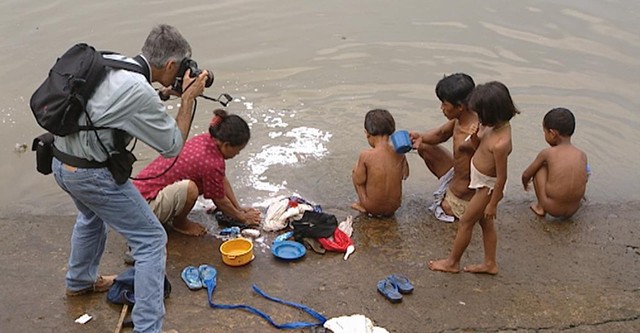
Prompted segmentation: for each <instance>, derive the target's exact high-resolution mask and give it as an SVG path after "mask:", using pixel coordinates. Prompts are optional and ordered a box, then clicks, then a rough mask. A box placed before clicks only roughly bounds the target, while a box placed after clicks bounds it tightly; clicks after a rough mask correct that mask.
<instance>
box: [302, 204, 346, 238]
mask: <svg viewBox="0 0 640 333" xmlns="http://www.w3.org/2000/svg"><path fill="white" fill-rule="evenodd" d="M291 226H292V227H293V238H295V239H296V240H297V241H302V239H303V238H305V237H309V238H327V237H331V236H333V232H334V231H335V230H336V228H337V227H338V219H336V217H335V216H334V215H332V214H327V213H319V212H316V211H312V210H308V211H306V212H304V214H303V215H302V218H301V219H299V220H295V221H293V222H291Z"/></svg>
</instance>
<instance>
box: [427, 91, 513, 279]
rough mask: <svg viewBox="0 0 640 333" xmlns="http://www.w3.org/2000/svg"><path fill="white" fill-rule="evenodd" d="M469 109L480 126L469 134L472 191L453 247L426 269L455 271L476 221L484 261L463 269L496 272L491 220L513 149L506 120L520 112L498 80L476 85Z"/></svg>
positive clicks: (494, 238) (503, 184) (505, 181)
mask: <svg viewBox="0 0 640 333" xmlns="http://www.w3.org/2000/svg"><path fill="white" fill-rule="evenodd" d="M469 108H470V109H471V110H473V111H474V112H476V113H477V114H478V119H479V121H480V125H481V126H480V127H479V128H478V131H477V132H476V133H474V134H472V135H471V136H470V137H469V140H470V142H471V144H473V145H475V146H477V147H478V148H477V149H476V152H475V154H474V155H473V157H472V159H471V165H470V169H471V181H470V183H469V188H472V189H475V193H474V195H473V197H472V198H471V201H470V202H469V206H468V207H467V209H466V210H465V212H464V214H463V215H462V217H460V222H459V225H458V232H457V234H456V238H455V241H454V243H453V249H452V251H451V253H450V254H449V257H447V258H446V259H441V260H437V261H430V262H429V269H431V270H434V271H443V272H450V273H458V272H459V271H460V259H461V258H462V254H463V253H464V251H465V250H466V248H467V246H468V245H469V242H470V241H471V236H472V233H473V227H474V226H475V224H476V223H477V222H478V221H479V222H480V226H481V227H482V239H483V243H484V261H483V262H482V263H480V264H476V265H470V266H465V267H464V271H465V272H471V273H487V274H497V273H498V265H497V263H496V248H497V245H498V238H497V235H496V229H495V225H494V220H495V218H496V211H497V208H498V203H499V202H500V200H501V199H502V197H503V193H504V188H505V185H506V183H507V158H508V157H509V154H510V153H511V150H512V142H511V124H510V123H509V121H510V120H511V118H513V116H515V115H516V114H517V113H520V112H519V111H518V110H517V109H516V107H515V105H514V104H513V100H512V99H511V95H510V94H509V89H508V88H507V87H506V86H505V85H504V84H502V83H500V82H497V81H492V82H488V83H485V84H481V85H478V86H477V87H475V88H474V90H473V92H472V93H471V95H470V97H469Z"/></svg>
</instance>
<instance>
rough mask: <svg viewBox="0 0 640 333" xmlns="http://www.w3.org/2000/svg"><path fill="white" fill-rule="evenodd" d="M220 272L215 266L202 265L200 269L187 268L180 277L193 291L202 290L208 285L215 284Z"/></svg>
mask: <svg viewBox="0 0 640 333" xmlns="http://www.w3.org/2000/svg"><path fill="white" fill-rule="evenodd" d="M217 275H218V272H217V271H216V269H215V268H214V267H213V266H210V265H207V264H202V265H200V266H199V267H197V268H196V267H195V266H187V267H185V268H184V269H183V270H182V273H181V274H180V276H181V277H182V280H183V281H184V283H185V284H186V285H187V287H188V288H189V289H191V290H198V289H202V287H204V286H206V285H207V283H209V284H211V283H213V284H215V281H216V276H217Z"/></svg>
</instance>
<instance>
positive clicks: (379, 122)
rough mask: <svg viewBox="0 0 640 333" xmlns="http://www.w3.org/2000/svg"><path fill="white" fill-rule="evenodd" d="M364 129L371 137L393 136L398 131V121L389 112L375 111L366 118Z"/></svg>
mask: <svg viewBox="0 0 640 333" xmlns="http://www.w3.org/2000/svg"><path fill="white" fill-rule="evenodd" d="M364 129H365V130H366V131H367V133H369V134H370V135H391V134H393V132H395V131H396V121H395V120H393V116H392V115H391V113H389V111H387V110H384V109H373V110H371V111H369V112H367V115H366V116H365V117H364Z"/></svg>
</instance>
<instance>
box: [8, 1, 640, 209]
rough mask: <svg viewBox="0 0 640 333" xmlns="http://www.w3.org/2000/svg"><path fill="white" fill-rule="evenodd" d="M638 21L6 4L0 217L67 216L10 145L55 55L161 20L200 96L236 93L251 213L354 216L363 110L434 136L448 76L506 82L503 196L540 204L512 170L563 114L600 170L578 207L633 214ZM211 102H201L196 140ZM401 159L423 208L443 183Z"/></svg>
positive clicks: (639, 190) (587, 16)
mask: <svg viewBox="0 0 640 333" xmlns="http://www.w3.org/2000/svg"><path fill="white" fill-rule="evenodd" d="M638 22H640V2H638V1H622V0H609V1H602V0H583V1H531V0H522V1H498V0H488V1H425V0H421V1H418V0H407V1H379V0H378V1H369V0H367V1H337V0H326V1H308V0H296V1H292V0H281V1H273V0H271V1H270V0H263V1H258V0H245V1H238V0H235V1H229V0H223V1H203V0H194V1H185V2H176V1H165V0H156V1H122V0H112V1H79V0H60V1H47V2H45V1H34V0H20V1H17V0H9V1H3V2H1V3H0V30H1V31H2V33H1V34H0V46H1V49H2V52H1V53H0V73H2V74H3V75H2V78H3V79H2V80H1V81H0V159H1V161H2V163H1V164H0V209H1V210H0V212H2V213H0V214H12V215H13V214H73V213H74V211H75V209H74V207H73V205H72V203H71V202H70V200H69V199H68V197H67V196H66V194H64V193H63V192H62V191H61V190H60V189H59V188H58V187H57V185H56V184H55V181H54V180H53V177H52V176H43V175H40V174H38V173H37V172H36V170H35V156H34V153H32V152H31V151H28V150H27V151H26V152H21V150H20V149H21V146H22V145H23V144H26V145H27V146H30V144H31V140H32V139H33V137H35V136H37V135H39V134H40V133H41V132H42V130H41V129H40V128H39V127H38V125H37V124H36V122H35V120H34V118H33V116H32V114H31V111H30V109H29V105H28V101H29V98H30V96H31V94H32V92H33V91H34V90H35V89H36V88H37V86H38V85H39V84H40V83H41V82H42V80H43V79H44V77H45V75H46V73H47V71H48V70H49V68H50V67H51V66H52V64H53V62H54V61H55V59H56V57H58V56H59V55H61V54H62V53H63V52H64V51H65V50H66V49H68V48H69V47H70V46H71V45H73V44H74V43H77V42H87V43H89V44H92V45H94V46H96V48H98V49H104V50H112V51H118V52H121V53H124V54H127V55H130V56H134V55H136V54H137V53H138V52H139V49H140V47H141V45H142V43H143V41H144V39H145V37H146V35H147V34H148V32H149V30H150V29H151V27H152V26H153V25H155V24H158V23H168V24H171V25H174V26H176V27H177V28H178V29H179V30H180V31H181V32H182V33H183V34H184V36H185V37H186V38H187V39H188V40H189V42H190V43H191V46H192V48H193V58H194V59H195V60H196V61H197V62H198V64H199V65H200V67H201V68H207V69H211V70H213V72H214V73H215V77H216V80H215V83H214V84H213V86H212V87H210V88H208V89H207V90H206V94H208V95H210V96H213V97H217V96H218V95H219V94H220V93H229V94H231V95H232V96H233V97H234V102H233V103H231V104H230V105H229V107H228V108H227V110H228V111H229V112H232V113H236V114H239V115H241V116H242V117H243V118H244V119H245V120H247V121H248V122H249V123H250V126H251V129H252V139H251V141H250V143H249V145H248V146H247V147H246V148H245V149H244V150H243V151H242V152H241V154H240V155H239V156H237V157H236V158H235V159H233V160H229V161H227V169H228V172H227V175H228V177H229V179H230V180H231V182H232V184H233V186H234V188H235V191H236V194H237V196H238V197H239V199H240V200H241V201H242V203H244V204H246V205H255V206H258V207H265V206H266V205H267V203H268V201H269V200H270V199H271V198H273V197H276V196H279V195H291V194H298V195H301V196H303V197H305V198H307V199H309V200H312V201H314V202H316V203H319V204H321V205H322V206H323V207H328V208H334V209H338V210H344V211H345V212H348V211H349V209H348V204H349V203H350V202H352V201H353V200H354V199H355V198H356V196H355V192H354V190H353V187H352V185H351V168H352V166H353V164H354V163H355V161H356V159H357V156H358V153H359V151H360V150H362V149H365V148H367V143H366V139H365V137H364V134H363V119H364V115H365V113H366V112H367V111H368V110H369V109H372V108H386V109H388V110H390V111H391V113H392V114H393V115H394V117H395V119H396V123H397V128H398V129H409V130H424V129H428V128H431V127H434V126H438V125H440V124H441V123H443V122H444V121H445V118H444V116H443V115H442V113H441V112H440V110H439V101H438V100H437V98H436V96H435V93H434V87H435V84H436V83H437V81H438V80H439V79H440V78H441V77H442V76H443V75H445V74H450V73H454V72H466V73H468V74H470V75H471V76H473V78H474V79H475V81H476V83H483V82H486V81H491V80H498V81H501V82H503V83H505V84H506V85H507V86H508V87H509V88H510V90H511V94H512V97H513V99H514V101H515V103H516V105H517V107H518V108H519V109H520V110H521V111H522V114H520V115H518V116H516V117H515V118H514V119H513V121H512V128H513V138H514V150H513V153H512V154H511V157H510V160H509V166H508V168H509V183H508V185H507V193H506V197H505V199H504V201H505V202H507V203H508V202H509V201H512V202H522V201H530V200H532V199H533V194H532V193H527V192H524V191H523V190H522V187H521V184H520V174H521V173H522V171H523V170H524V168H526V166H527V165H528V164H529V163H530V162H531V161H532V160H533V158H534V157H535V155H536V154H537V152H538V151H539V150H540V149H542V148H544V147H546V143H545V141H544V138H543V135H542V129H541V122H542V117H543V115H544V114H545V113H546V112H547V111H548V110H549V109H551V108H553V107H557V106H564V107H567V108H569V109H571V110H572V111H574V114H575V115H576V118H577V129H576V133H575V135H574V137H573V143H574V144H575V145H577V146H578V147H579V148H581V149H583V150H584V151H585V152H586V153H587V155H588V158H589V162H590V164H591V167H592V170H593V175H592V177H591V179H590V182H589V185H588V189H587V198H588V199H589V200H590V201H591V202H598V203H608V202H611V203H614V202H615V203H619V202H637V201H638V200H640V177H639V176H640V172H639V171H638V165H639V162H640V156H639V153H640V151H639V150H638V148H637V145H638V143H639V142H640V134H639V133H638V129H639V128H640V114H639V111H640V110H639V109H640V108H639V106H640V98H639V97H638V93H639V92H640V28H639V25H638ZM178 101H179V100H170V101H168V102H167V103H168V106H169V111H168V112H175V111H176V110H177V107H178ZM218 106H219V105H217V104H216V103H214V102H210V101H206V100H200V101H199V103H198V109H197V113H196V115H195V120H194V124H193V126H192V129H191V133H192V135H193V134H198V133H202V132H203V131H205V130H206V128H207V124H208V122H209V119H210V117H211V111H212V110H213V109H214V108H217V107H218ZM447 146H448V147H450V143H449V144H447ZM136 154H137V156H138V160H139V161H138V162H137V163H136V165H135V168H136V170H139V169H141V168H142V167H143V166H144V165H146V164H147V163H149V161H150V160H151V159H153V158H154V157H155V156H156V155H157V154H156V153H155V152H152V151H151V150H150V149H148V148H147V147H145V146H144V145H142V144H139V145H138V148H136ZM408 159H409V163H410V167H411V176H410V177H409V179H408V180H407V181H406V182H405V185H404V194H405V198H406V200H408V201H418V202H421V201H424V202H425V205H426V204H427V202H428V198H429V194H430V193H431V192H432V191H433V190H434V188H435V187H436V179H435V178H434V177H432V176H431V175H430V174H428V171H427V169H426V168H425V167H424V165H423V164H422V162H421V160H420V159H419V157H418V156H417V155H415V153H409V155H408ZM407 209H408V208H407Z"/></svg>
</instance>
